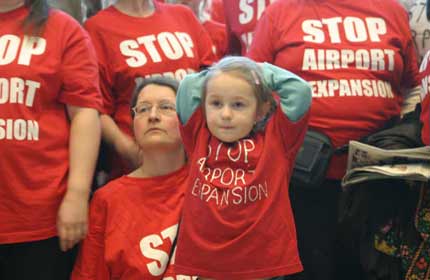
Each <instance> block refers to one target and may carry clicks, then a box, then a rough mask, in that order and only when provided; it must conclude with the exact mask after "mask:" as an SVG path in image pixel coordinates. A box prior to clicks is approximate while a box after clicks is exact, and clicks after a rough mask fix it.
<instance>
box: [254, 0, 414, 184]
mask: <svg viewBox="0 0 430 280" xmlns="http://www.w3.org/2000/svg"><path fill="white" fill-rule="evenodd" d="M291 11H294V12H291ZM319 19H324V20H325V22H326V23H327V24H326V23H324V24H322V22H321V21H320V20H319ZM311 20H313V21H311ZM337 21H339V23H338V24H336V22H337ZM329 26H330V32H329ZM354 27H355V28H354ZM357 28H359V29H357ZM357 30H361V31H357ZM337 31H339V32H337ZM253 42H254V43H253V45H252V46H251V49H250V52H249V54H248V56H249V57H251V58H252V59H255V60H257V61H267V62H269V63H272V64H275V65H277V66H280V67H282V68H284V69H288V70H290V71H292V72H293V73H295V74H297V75H298V76H300V77H302V78H304V79H305V80H307V81H308V82H310V84H311V86H312V98H313V101H312V107H311V118H310V125H309V126H310V127H311V128H313V129H315V130H318V131H321V132H324V133H326V134H327V135H328V136H329V137H330V139H331V141H332V143H333V145H334V146H335V147H340V146H342V145H344V144H347V143H348V141H349V140H356V139H360V138H361V137H363V136H366V135H368V134H370V133H372V132H375V131H376V130H378V129H379V128H381V127H382V126H383V125H384V123H385V122H386V121H387V120H388V119H390V118H391V117H393V116H396V115H398V114H399V113H400V105H401V103H402V101H403V98H402V95H401V91H400V89H401V88H412V87H415V86H418V85H419V77H418V69H417V60H416V53H415V50H414V46H413V42H412V38H411V35H410V31H409V23H408V15H407V13H406V12H405V10H404V9H403V8H402V7H401V6H400V4H398V3H397V1H394V0H389V1H374V0H364V1H353V0H345V1H338V0H336V1H335V0H318V1H312V2H310V1H307V0H280V1H277V2H275V3H273V4H272V5H271V6H270V7H269V8H268V9H266V12H265V15H263V17H262V18H261V19H260V22H259V25H258V27H257V30H256V32H255V38H254V41H253ZM371 51H373V52H374V53H373V57H383V59H378V58H377V59H372V58H366V54H370V52H371ZM341 52H343V53H341ZM324 54H328V55H327V56H326V55H324ZM339 57H342V58H343V62H342V61H340V62H339ZM356 57H358V59H356ZM362 57H364V58H363V59H362ZM367 57H370V55H369V56H367ZM326 61H327V62H326ZM372 67H373V68H372ZM375 83H376V85H377V87H380V89H379V88H378V89H377V90H375V89H374V88H375V86H374V85H375ZM330 87H331V88H333V90H332V91H330ZM384 95H385V97H383V96H384ZM345 168H346V155H343V156H334V157H333V159H332V161H331V165H330V168H329V171H328V174H327V176H328V178H333V179H340V178H342V176H343V175H344V172H345Z"/></svg>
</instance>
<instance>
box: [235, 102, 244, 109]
mask: <svg viewBox="0 0 430 280" xmlns="http://www.w3.org/2000/svg"><path fill="white" fill-rule="evenodd" d="M232 107H233V108H235V109H241V108H243V107H245V103H243V102H240V101H238V102H234V103H233V104H232Z"/></svg>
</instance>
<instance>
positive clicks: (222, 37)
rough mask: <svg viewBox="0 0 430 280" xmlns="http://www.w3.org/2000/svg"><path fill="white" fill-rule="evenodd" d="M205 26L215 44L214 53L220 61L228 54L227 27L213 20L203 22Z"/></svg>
mask: <svg viewBox="0 0 430 280" xmlns="http://www.w3.org/2000/svg"><path fill="white" fill-rule="evenodd" d="M203 26H204V28H205V29H206V31H207V32H208V33H209V36H210V37H211V39H212V43H213V52H214V53H215V56H216V59H217V60H219V59H221V58H223V57H224V55H225V54H226V53H227V33H226V31H225V25H224V24H222V23H218V22H216V21H213V20H207V21H205V22H203Z"/></svg>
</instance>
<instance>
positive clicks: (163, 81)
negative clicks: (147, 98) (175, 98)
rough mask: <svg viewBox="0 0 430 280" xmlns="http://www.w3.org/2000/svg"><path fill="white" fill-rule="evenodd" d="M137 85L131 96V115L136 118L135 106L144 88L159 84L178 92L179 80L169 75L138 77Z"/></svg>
mask: <svg viewBox="0 0 430 280" xmlns="http://www.w3.org/2000/svg"><path fill="white" fill-rule="evenodd" d="M136 80H137V81H136V87H135V88H134V91H133V95H132V96H131V102H130V113H131V117H132V118H134V112H133V108H134V106H136V103H137V99H138V98H139V95H140V92H141V91H142V89H143V88H144V87H146V86H148V85H158V86H164V87H168V88H170V89H172V90H173V92H174V93H175V95H176V93H177V91H178V87H179V82H178V81H177V80H175V79H172V78H168V77H160V76H157V77H151V78H146V79H139V78H138V79H136Z"/></svg>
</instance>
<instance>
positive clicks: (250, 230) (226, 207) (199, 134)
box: [176, 57, 311, 280]
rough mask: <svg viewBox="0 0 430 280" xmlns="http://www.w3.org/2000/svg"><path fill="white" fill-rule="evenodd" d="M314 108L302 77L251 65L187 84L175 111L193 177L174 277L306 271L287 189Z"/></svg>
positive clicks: (226, 67)
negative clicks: (299, 252) (178, 275)
mask: <svg viewBox="0 0 430 280" xmlns="http://www.w3.org/2000/svg"><path fill="white" fill-rule="evenodd" d="M272 90H273V91H275V92H277V94H278V96H279V99H280V102H279V104H277V105H275V102H274V101H273V98H272V94H271V91H272ZM310 103H311V95H310V88H309V86H308V85H307V83H306V82H305V81H303V80H302V79H300V78H299V77H298V76H295V75H294V74H292V73H290V72H288V71H285V70H282V69H280V68H277V67H275V66H273V65H270V64H266V63H264V64H261V65H257V64H256V63H255V62H253V61H252V60H250V59H247V58H244V57H227V58H224V59H222V60H221V61H220V62H219V63H218V64H216V65H215V66H213V67H212V68H210V69H209V70H207V71H203V72H200V73H198V74H192V75H189V76H187V77H186V78H185V79H184V81H183V82H182V83H181V85H180V88H179V92H178V96H177V110H178V114H179V118H180V121H181V123H182V124H183V126H182V127H181V133H182V138H183V141H184V145H185V149H186V152H187V155H188V158H189V163H190V173H189V179H188V180H189V181H188V191H187V193H186V198H185V202H184V209H183V218H182V221H181V225H180V231H179V239H178V251H177V254H176V269H177V273H180V274H186V275H198V276H200V277H203V278H202V279H205V278H215V279H229V280H234V279H240V280H244V279H256V278H268V277H274V276H279V275H287V274H292V273H296V272H300V271H301V270H302V265H301V263H300V259H299V255H298V253H297V242H296V233H295V226H294V220H293V214H292V212H291V207H290V201H289V197H288V184H289V178H290V176H291V173H292V168H293V165H294V160H295V157H296V154H297V152H298V149H299V147H300V145H301V143H302V141H303V137H304V134H305V131H306V126H307V120H308V115H307V111H308V109H309V106H310ZM271 107H272V108H271Z"/></svg>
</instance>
